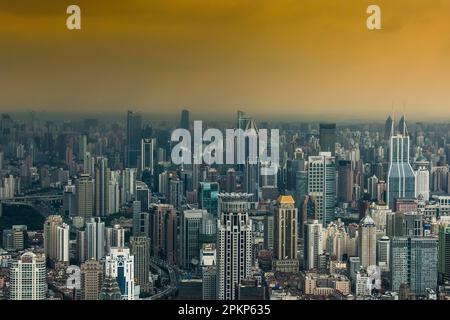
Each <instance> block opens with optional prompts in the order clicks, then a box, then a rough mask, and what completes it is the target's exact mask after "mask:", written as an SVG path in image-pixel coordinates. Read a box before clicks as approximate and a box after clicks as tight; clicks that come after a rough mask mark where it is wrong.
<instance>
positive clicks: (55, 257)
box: [44, 215, 69, 265]
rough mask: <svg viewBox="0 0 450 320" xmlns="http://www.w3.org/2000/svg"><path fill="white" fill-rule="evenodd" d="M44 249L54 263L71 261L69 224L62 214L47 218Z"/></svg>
mask: <svg viewBox="0 0 450 320" xmlns="http://www.w3.org/2000/svg"><path fill="white" fill-rule="evenodd" d="M44 250H45V255H46V257H47V258H48V259H49V260H50V261H51V262H52V264H53V265H56V264H59V263H62V264H66V265H67V264H68V263H69V226H68V225H67V224H65V223H63V220H62V217H61V216H58V215H51V216H48V217H47V219H46V220H45V223H44Z"/></svg>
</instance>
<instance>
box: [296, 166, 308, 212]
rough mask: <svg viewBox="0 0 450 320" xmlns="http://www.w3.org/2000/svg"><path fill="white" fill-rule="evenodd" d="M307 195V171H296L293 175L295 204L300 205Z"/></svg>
mask: <svg viewBox="0 0 450 320" xmlns="http://www.w3.org/2000/svg"><path fill="white" fill-rule="evenodd" d="M307 195H308V171H306V170H303V171H297V172H296V173H295V197H294V200H295V202H296V203H298V204H300V203H302V201H303V198H304V197H305V196H307Z"/></svg>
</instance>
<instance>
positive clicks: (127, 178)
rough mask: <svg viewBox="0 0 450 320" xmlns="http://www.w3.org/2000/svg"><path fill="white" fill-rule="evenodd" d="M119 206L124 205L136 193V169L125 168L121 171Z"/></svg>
mask: <svg viewBox="0 0 450 320" xmlns="http://www.w3.org/2000/svg"><path fill="white" fill-rule="evenodd" d="M120 190H121V195H120V199H121V204H126V203H127V202H129V201H131V200H132V199H133V197H134V193H135V191H136V169H134V168H127V169H125V170H123V171H122V181H121V187H120Z"/></svg>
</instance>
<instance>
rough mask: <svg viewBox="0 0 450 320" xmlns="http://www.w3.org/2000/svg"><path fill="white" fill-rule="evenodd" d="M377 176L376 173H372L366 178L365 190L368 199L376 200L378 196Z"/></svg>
mask: <svg viewBox="0 0 450 320" xmlns="http://www.w3.org/2000/svg"><path fill="white" fill-rule="evenodd" d="M377 186H378V178H377V176H376V175H373V176H371V177H369V178H368V179H367V191H368V193H369V199H370V200H376V199H377V196H378V189H377Z"/></svg>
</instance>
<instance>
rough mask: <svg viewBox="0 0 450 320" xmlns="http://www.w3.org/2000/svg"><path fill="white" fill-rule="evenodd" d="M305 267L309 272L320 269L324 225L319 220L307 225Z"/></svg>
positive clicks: (311, 221) (310, 221) (304, 252)
mask: <svg viewBox="0 0 450 320" xmlns="http://www.w3.org/2000/svg"><path fill="white" fill-rule="evenodd" d="M304 246H305V248H304V251H303V254H304V258H303V262H304V267H305V269H307V270H310V269H318V268H319V256H320V255H321V254H322V252H323V248H322V223H320V222H319V221H318V220H309V221H308V222H307V224H306V225H305V239H304Z"/></svg>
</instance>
